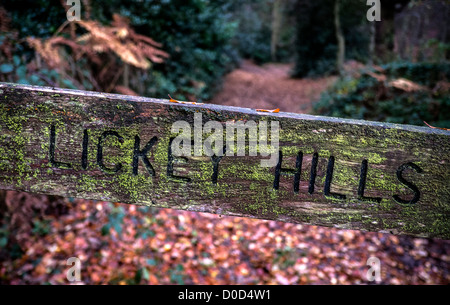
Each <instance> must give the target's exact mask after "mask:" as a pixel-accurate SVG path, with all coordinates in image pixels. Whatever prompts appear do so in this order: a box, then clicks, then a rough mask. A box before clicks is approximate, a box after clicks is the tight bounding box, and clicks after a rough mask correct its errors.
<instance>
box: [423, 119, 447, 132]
mask: <svg viewBox="0 0 450 305" xmlns="http://www.w3.org/2000/svg"><path fill="white" fill-rule="evenodd" d="M423 122H424V123H425V124H426V125H427V126H428V127H430V128H434V129H442V130H450V129H448V128H441V127H434V126H431V125H430V124H428V123H427V122H425V121H423Z"/></svg>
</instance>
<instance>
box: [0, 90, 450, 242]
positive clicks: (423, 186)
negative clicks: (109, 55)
mask: <svg viewBox="0 0 450 305" xmlns="http://www.w3.org/2000/svg"><path fill="white" fill-rule="evenodd" d="M0 96H1V97H2V98H1V103H0V188H2V189H11V190H12V189H14V190H22V191H27V192H36V193H43V194H52V195H61V196H70V197H76V198H86V199H99V200H109V201H115V202H124V203H130V204H141V205H151V206H154V207H165V208H175V209H184V210H190V211H201V212H210V213H216V214H222V215H236V216H245V217H255V218H261V219H273V220H280V221H287V222H293V223H306V224H314V225H322V226H334V227H339V228H348V229H358V230H368V231H382V232H391V233H396V234H411V235H416V236H424V237H439V238H446V239H449V238H450V221H449V219H450V185H449V181H450V141H449V140H450V132H449V131H445V130H438V129H431V128H428V127H417V126H409V125H396V124H387V123H378V122H366V121H357V120H346V119H339V118H328V117H317V116H310V115H300V114H292V113H283V112H279V113H265V112H258V111H255V110H253V109H246V108H238V107H226V106H218V105H208V104H201V105H200V104H178V103H171V102H169V101H168V100H156V99H149V98H141V97H131V96H122V95H112V94H105V93H95V92H86V91H75V90H65V89H56V88H45V87H34V86H25V85H15V84H5V83H0ZM199 113H200V114H202V122H201V123H202V124H203V125H204V124H206V123H207V122H209V121H217V122H219V123H220V124H222V125H223V126H224V127H225V124H226V122H230V121H242V122H248V121H252V120H253V121H254V122H256V123H257V124H259V123H260V122H267V123H268V122H272V121H276V122H278V123H279V125H280V127H281V129H280V134H279V136H280V137H279V139H280V141H279V153H278V155H277V160H278V162H276V164H275V165H274V166H272V167H262V166H261V164H260V161H261V159H263V158H267V157H262V156H261V153H262V152H263V149H260V148H258V155H256V156H250V155H248V154H246V155H244V156H236V155H234V156H229V155H225V156H223V157H221V158H218V157H217V156H215V157H214V156H213V157H210V156H206V155H202V156H186V157H174V156H173V155H171V150H170V149H169V148H170V147H171V146H170V143H171V139H173V138H174V137H175V136H176V134H173V133H172V132H171V127H172V125H173V123H174V122H176V121H185V122H187V123H188V124H190V125H191V126H193V124H194V116H195V114H199ZM223 130H225V128H223ZM209 135H210V134H203V135H202V140H205V138H207V137H208V136H209ZM192 140H194V137H192ZM234 140H237V138H236V136H234ZM224 142H225V137H224ZM248 146H249V143H248V142H247V143H246V151H247V152H248V151H249V147H248Z"/></svg>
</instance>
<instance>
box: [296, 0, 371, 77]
mask: <svg viewBox="0 0 450 305" xmlns="http://www.w3.org/2000/svg"><path fill="white" fill-rule="evenodd" d="M334 2H335V0H323V1H312V0H299V1H298V3H297V7H296V11H297V12H298V15H297V34H296V36H297V40H296V65H295V68H294V71H293V76H294V77H305V76H319V75H324V74H325V75H326V74H330V73H334V72H336V53H337V41H336V32H335V25H334ZM366 11H367V6H366V5H365V1H354V0H342V1H341V7H340V21H341V27H342V31H343V33H344V36H345V40H346V41H345V45H346V57H347V58H353V59H358V60H361V61H364V60H366V59H367V56H368V36H369V33H368V31H367V22H365V23H364V22H363V21H364V20H365V17H366Z"/></svg>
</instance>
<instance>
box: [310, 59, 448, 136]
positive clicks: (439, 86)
mask: <svg viewBox="0 0 450 305" xmlns="http://www.w3.org/2000/svg"><path fill="white" fill-rule="evenodd" d="M383 69H384V75H385V76H386V79H385V80H380V78H379V77H376V76H377V75H376V74H374V71H370V70H369V71H366V72H363V73H362V75H361V76H360V77H358V78H355V77H345V78H342V79H340V80H338V81H337V82H336V83H335V84H334V86H333V87H332V88H330V89H329V90H328V91H326V92H325V93H323V94H322V96H321V98H320V100H319V101H318V102H317V103H316V104H315V106H314V110H313V112H314V113H315V114H320V115H326V116H336V117H343V118H355V119H364V120H373V121H384V122H391V123H401V124H413V125H422V126H423V125H424V123H423V121H426V122H427V123H429V124H431V125H433V126H437V127H447V128H448V127H450V96H449V83H448V79H450V63H445V64H440V65H439V64H430V63H391V64H388V65H385V66H383ZM399 77H402V78H406V79H408V80H409V81H412V82H414V84H416V85H417V87H418V88H419V89H414V90H410V91H408V90H401V89H399V88H398V87H395V86H393V85H392V84H393V82H392V81H393V80H395V79H398V78H399Z"/></svg>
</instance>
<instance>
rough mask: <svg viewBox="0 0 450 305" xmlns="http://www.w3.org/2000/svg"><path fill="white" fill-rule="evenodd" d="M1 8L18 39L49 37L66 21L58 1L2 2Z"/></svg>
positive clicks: (23, 0)
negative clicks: (7, 15) (7, 16)
mask: <svg viewBox="0 0 450 305" xmlns="http://www.w3.org/2000/svg"><path fill="white" fill-rule="evenodd" d="M65 2H66V1H64V3H65ZM1 6H3V7H4V8H5V9H6V11H7V12H8V14H9V15H10V18H11V28H13V29H16V30H18V31H19V36H20V37H27V36H36V37H45V38H46V37H50V36H52V35H53V33H54V32H55V31H56V30H57V29H58V27H59V26H60V25H61V24H62V23H63V22H64V21H66V11H65V10H64V7H63V6H62V5H61V1H59V0H2V2H1Z"/></svg>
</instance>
